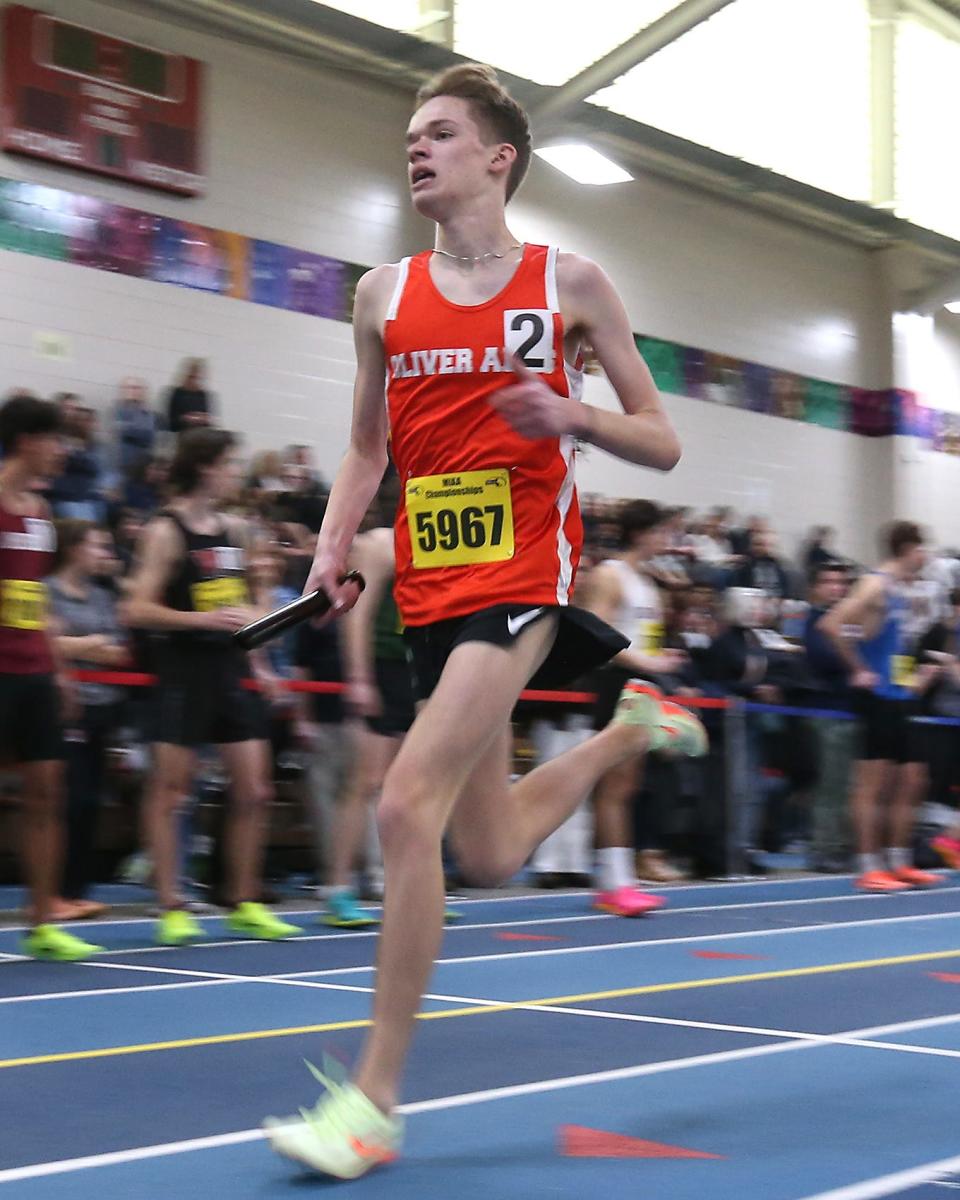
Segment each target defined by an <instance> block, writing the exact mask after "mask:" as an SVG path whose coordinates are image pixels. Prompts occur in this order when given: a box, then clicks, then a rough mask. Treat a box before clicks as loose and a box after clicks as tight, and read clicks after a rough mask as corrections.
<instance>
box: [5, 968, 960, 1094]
mask: <svg viewBox="0 0 960 1200" xmlns="http://www.w3.org/2000/svg"><path fill="white" fill-rule="evenodd" d="M943 958H960V950H936V951H932V952H930V953H926V954H901V955H898V956H896V957H895V958H865V959H861V960H859V961H854V962H840V963H827V964H825V965H823V966H817V967H792V968H789V969H787V970H782V971H757V972H755V973H754V974H748V975H722V976H718V977H716V978H713V979H683V980H680V981H679V982H676V983H650V984H645V985H643V986H642V987H629V988H614V989H612V990H610V991H604V992H580V993H578V994H576V995H572V996H546V997H541V998H540V999H537V1000H512V1001H505V1002H503V1003H498V1004H476V1005H470V1006H469V1007H466V1008H448V1009H440V1010H438V1011H435V1012H422V1013H418V1014H417V1020H418V1021H442V1020H446V1019H448V1018H450V1017H475V1016H480V1015H482V1014H484V1013H502V1012H513V1011H517V1010H522V1009H527V1008H538V1007H540V1006H548V1005H571V1004H586V1003H588V1002H590V1001H593V1000H615V999H622V998H623V997H625V996H650V995H653V994H655V993H657V992H682V991H689V990H692V989H694V988H708V987H727V986H729V985H730V984H736V983H759V982H762V981H763V980H767V979H797V978H801V977H803V976H808V975H828V974H833V973H839V972H843V971H864V970H868V969H870V968H873V967H895V966H902V965H903V964H905V963H919V962H934V961H936V960H937V959H943ZM370 1024H371V1022H370V1020H369V1019H367V1018H362V1019H358V1020H354V1021H328V1022H326V1023H324V1024H322V1025H294V1026H291V1027H289V1028H286V1029H253V1030H249V1031H248V1032H245V1033H220V1034H213V1035H211V1036H209V1037H196V1038H180V1039H178V1040H177V1041H170V1042H143V1043H140V1044H138V1045H132V1046H106V1047H103V1048H101V1049H97V1050H68V1051H65V1052H63V1053H62V1054H37V1055H33V1056H31V1057H29V1058H7V1059H0V1070H2V1069H4V1068H7V1067H37V1066H42V1065H44V1064H46V1063H62V1062H81V1061H83V1060H85V1059H92V1058H115V1057H117V1056H118V1055H124V1054H151V1053H154V1052H155V1051H159V1050H189V1049H193V1048H194V1047H195V1046H220V1045H226V1044H228V1043H230V1042H255V1041H262V1040H263V1039H265V1038H279V1037H296V1036H298V1035H299V1034H305V1033H333V1032H334V1031H336V1030H341V1029H364V1028H366V1027H367V1026H369V1025H370Z"/></svg>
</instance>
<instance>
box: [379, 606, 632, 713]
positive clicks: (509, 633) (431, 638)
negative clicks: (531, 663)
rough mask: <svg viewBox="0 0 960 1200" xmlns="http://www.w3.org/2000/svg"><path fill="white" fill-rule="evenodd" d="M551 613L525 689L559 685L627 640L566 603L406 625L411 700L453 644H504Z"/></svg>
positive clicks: (431, 681) (425, 690)
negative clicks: (548, 643)
mask: <svg viewBox="0 0 960 1200" xmlns="http://www.w3.org/2000/svg"><path fill="white" fill-rule="evenodd" d="M551 614H554V615H556V616H557V617H558V618H559V619H558V623H557V636H556V638H555V640H554V643H553V646H552V647H551V649H550V652H549V654H548V655H547V658H546V660H545V661H544V663H543V665H542V666H541V667H540V669H539V670H538V671H537V673H536V674H535V675H534V677H533V678H532V679H531V680H530V683H529V686H530V687H531V688H536V689H544V690H547V689H553V688H561V687H563V686H564V685H565V684H568V683H570V682H571V681H572V680H574V679H578V678H579V677H580V676H581V675H583V674H585V673H586V672H587V671H590V670H592V669H593V668H594V667H597V666H599V665H600V664H601V663H604V662H608V661H609V660H610V659H611V658H613V656H614V655H615V654H619V653H620V651H621V650H625V649H626V648H627V646H628V645H629V644H630V643H629V642H628V641H627V639H626V638H625V637H623V636H622V634H619V633H617V631H616V630H615V629H612V628H611V627H610V626H609V625H607V624H606V623H605V622H603V621H601V620H600V618H599V617H595V616H594V615H593V613H588V612H585V611H584V610H583V609H581V608H573V607H572V606H559V605H552V606H551V605H547V606H542V605H532V604H497V605H495V606H494V607H492V608H484V609H481V610H480V612H475V613H470V614H468V615H467V616H465V617H453V618H452V619H451V620H449V621H436V622H434V623H433V624H431V625H408V626H407V628H406V629H405V630H404V635H403V636H404V637H405V638H406V641H407V645H408V647H409V648H410V655H411V660H410V661H411V665H412V667H413V680H414V691H415V693H416V697H417V699H418V700H426V699H427V698H428V697H429V696H430V695H431V694H432V692H433V689H434V688H435V687H436V686H437V683H438V682H439V679H440V676H441V674H442V673H443V668H444V667H445V666H446V662H447V659H448V658H449V657H450V655H451V654H452V652H453V651H454V649H455V648H456V647H457V646H461V645H463V644H464V643H465V642H489V643H491V644H492V645H494V646H510V645H512V644H513V643H514V642H515V641H516V639H517V638H518V637H519V636H520V633H521V632H522V630H524V629H526V628H527V626H528V625H532V624H534V623H535V622H537V621H541V620H544V619H545V618H546V617H548V616H550V615H551Z"/></svg>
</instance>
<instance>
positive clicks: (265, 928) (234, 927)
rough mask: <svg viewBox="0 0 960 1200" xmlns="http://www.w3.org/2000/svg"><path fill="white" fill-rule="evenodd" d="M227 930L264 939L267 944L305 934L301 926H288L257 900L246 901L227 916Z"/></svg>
mask: <svg viewBox="0 0 960 1200" xmlns="http://www.w3.org/2000/svg"><path fill="white" fill-rule="evenodd" d="M227 928H228V929H229V930H231V931H232V932H233V933H242V934H245V935H246V936H247V937H254V938H262V939H263V940H264V941H266V942H281V941H283V939H284V938H288V937H295V936H296V935H297V934H298V933H303V930H302V929H301V928H300V926H299V925H288V924H287V923H286V921H281V920H280V919H279V917H275V916H274V915H273V913H272V912H271V911H270V909H269V908H267V906H266V905H265V904H260V903H258V902H257V901H255V900H244V901H243V903H242V904H238V905H237V907H236V908H235V909H234V910H233V912H232V913H230V914H229V915H228V916H227Z"/></svg>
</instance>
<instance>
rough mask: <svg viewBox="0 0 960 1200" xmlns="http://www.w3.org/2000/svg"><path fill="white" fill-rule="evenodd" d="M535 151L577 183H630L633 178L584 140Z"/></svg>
mask: <svg viewBox="0 0 960 1200" xmlns="http://www.w3.org/2000/svg"><path fill="white" fill-rule="evenodd" d="M534 153H535V154H537V155H539V157H540V158H543V159H546V161H547V162H548V163H549V164H550V165H551V166H552V167H556V168H557V170H558V171H562V172H563V173H564V175H569V176H570V178H571V179H575V180H576V181H577V183H592V184H605V183H629V182H630V180H631V179H633V176H632V175H629V174H628V173H627V172H626V171H625V170H624V169H623V168H622V167H618V166H617V164H616V163H615V162H611V160H610V159H609V158H607V157H606V155H603V154H601V153H600V152H599V150H594V148H593V147H592V146H588V145H586V144H585V143H584V142H568V143H566V144H564V145H562V146H544V147H543V148H542V149H541V150H535V151H534Z"/></svg>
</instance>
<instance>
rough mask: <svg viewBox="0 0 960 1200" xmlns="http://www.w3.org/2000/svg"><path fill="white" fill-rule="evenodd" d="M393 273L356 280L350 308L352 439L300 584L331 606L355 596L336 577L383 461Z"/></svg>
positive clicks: (381, 269) (390, 270)
mask: <svg viewBox="0 0 960 1200" xmlns="http://www.w3.org/2000/svg"><path fill="white" fill-rule="evenodd" d="M394 278H395V268H393V267H389V266H388V267H377V268H375V269H374V270H373V271H368V272H367V274H366V275H364V276H363V278H362V279H361V280H360V282H359V283H358V284H357V298H356V303H355V306H354V313H353V338H354V345H355V347H356V354H357V374H356V378H355V381H354V387H353V423H352V427H351V431H350V445H349V447H348V449H347V453H346V454H345V456H344V458H343V461H342V462H341V464H340V470H339V471H338V472H337V477H336V479H335V480H334V484H333V487H332V489H331V491H330V499H329V500H328V501H327V511H326V514H325V516H324V518H323V525H322V526H321V528H320V533H319V534H318V536H317V548H316V552H315V554H314V558H313V566H312V567H311V569H310V575H309V578H308V579H307V583H306V586H305V588H304V591H305V592H309V591H312V590H313V589H314V588H317V587H322V588H324V590H325V591H326V592H327V594H328V595H329V596H330V598H331V599H332V600H333V601H334V607H335V608H336V607H339V608H347V607H349V606H350V604H351V602H352V601H354V600H355V599H356V589H355V588H350V587H342V586H341V585H340V584H339V582H338V580H339V576H340V575H342V574H343V572H344V570H345V569H346V563H347V557H348V555H349V553H350V546H351V544H352V542H353V539H354V537H355V536H356V533H357V530H358V529H359V528H360V522H361V521H362V520H363V517H364V514H365V513H366V511H367V509H368V508H369V506H370V502H371V501H372V500H373V497H374V496H375V495H376V491H377V488H378V487H379V485H380V480H381V479H382V478H383V473H384V471H385V470H386V467H387V434H388V431H389V426H388V421H387V409H386V401H385V396H384V373H385V366H384V350H383V335H382V312H383V308H384V299H383V298H384V294H385V290H386V288H388V287H391V286H392V281H393V279H394Z"/></svg>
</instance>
